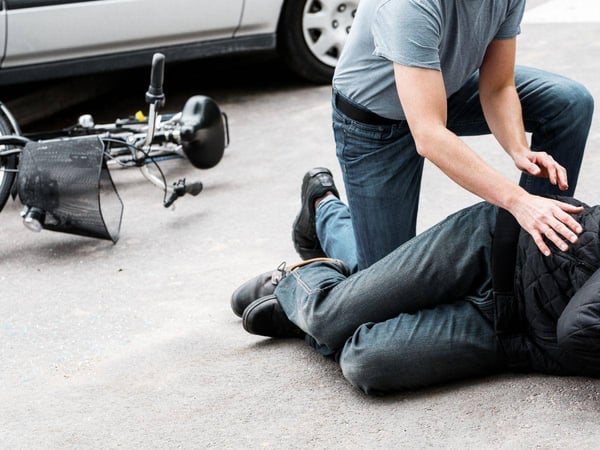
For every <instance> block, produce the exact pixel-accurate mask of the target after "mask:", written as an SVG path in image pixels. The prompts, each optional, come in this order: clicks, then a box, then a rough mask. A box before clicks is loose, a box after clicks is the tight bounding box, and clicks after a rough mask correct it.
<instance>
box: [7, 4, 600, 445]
mask: <svg viewBox="0 0 600 450" xmlns="http://www.w3.org/2000/svg"><path fill="white" fill-rule="evenodd" d="M583 1H585V0H583ZM531 3H532V5H530V7H531V6H538V5H541V6H540V7H545V8H555V9H554V10H551V11H550V13H553V14H554V16H552V15H551V16H550V17H551V18H552V17H554V19H552V20H550V22H548V20H547V19H544V16H543V15H542V14H541V13H540V14H538V16H535V15H534V14H533V12H535V11H536V10H535V9H533V10H532V11H531V13H532V14H531V15H530V16H529V17H530V19H528V21H527V22H526V23H525V24H524V25H523V35H522V37H521V39H520V48H519V62H520V63H522V64H527V65H534V66H538V67H541V68H545V69H548V70H552V71H557V72H560V73H563V74H565V75H567V76H570V77H573V78H575V79H577V80H579V81H581V82H583V83H584V84H586V85H587V86H588V87H589V88H590V89H591V91H592V93H593V94H594V96H595V98H596V99H600V81H599V79H598V73H600V23H598V22H593V21H592V22H590V23H585V22H582V20H593V17H594V15H593V14H592V15H591V17H592V19H589V17H588V16H584V17H579V18H576V21H575V22H573V21H569V20H567V19H568V18H569V16H568V14H567V13H565V12H564V10H561V11H560V12H559V13H558V14H557V11H558V10H557V9H556V8H560V7H563V6H565V5H571V6H572V5H576V4H577V3H578V2H575V1H573V2H571V3H568V2H566V1H553V2H544V1H537V2H531ZM589 6H590V7H592V8H598V6H597V4H596V3H593V4H592V3H589ZM542 12H543V11H542ZM567 12H568V11H567ZM538 13H539V11H538ZM540 16H541V18H540ZM556 17H558V19H556ZM596 17H597V15H596ZM557 20H558V21H560V22H565V23H551V22H552V21H557ZM567 22H568V23H567ZM329 93H330V91H329V88H328V87H312V86H284V87H281V86H276V87H272V88H265V89H263V90H262V91H261V92H258V91H250V92H248V91H243V90H241V89H239V88H237V87H236V86H231V87H230V88H228V89H222V88H218V89H216V90H215V92H213V93H212V94H213V95H215V97H216V98H217V99H218V100H219V102H220V103H221V105H222V106H223V108H224V109H225V110H226V111H227V112H228V114H229V117H230V124H231V132H232V145H231V147H230V148H229V149H228V150H227V152H226V155H225V158H224V159H223V161H222V163H221V164H219V165H218V166H217V167H216V168H214V169H211V170H209V171H205V172H194V171H193V170H189V169H187V168H186V167H185V165H182V164H174V165H171V166H169V168H168V173H169V174H171V175H172V176H173V177H175V176H177V175H178V174H179V173H182V172H183V173H185V174H186V175H187V176H188V178H190V179H194V178H196V177H200V179H202V181H203V182H204V184H205V191H204V192H203V193H202V194H201V195H200V196H199V197H197V198H191V199H189V198H184V199H182V200H180V202H178V204H177V207H176V208H175V210H164V208H163V207H162V206H161V193H160V192H159V191H157V190H155V189H154V188H152V187H151V186H149V185H148V184H146V183H145V182H144V181H143V180H142V178H141V177H140V176H139V175H138V174H137V173H136V172H135V171H116V172H115V173H114V178H115V180H116V182H117V185H118V188H119V191H120V193H121V195H122V197H123V201H124V203H125V215H124V220H123V227H122V233H121V240H120V241H119V242H118V244H117V245H112V244H110V243H108V242H104V241H98V240H91V239H85V238H79V237H74V236H68V235H61V234H56V233H54V234H53V233H51V232H43V233H41V234H39V235H35V234H32V233H30V232H29V231H27V230H26V229H24V228H23V227H22V225H21V223H20V218H19V216H18V212H19V208H18V207H17V205H14V204H13V205H9V206H8V207H7V208H6V210H5V211H4V212H3V213H2V215H0V229H1V230H2V231H1V233H2V237H3V239H2V246H1V248H0V281H1V284H2V287H3V288H2V296H1V298H0V342H1V344H0V361H1V365H2V370H1V371H0V447H2V448H180V447H181V448H340V449H342V448H344V449H345V448H436V447H443V448H597V447H598V440H599V439H600V425H599V422H600V420H599V419H600V408H599V406H598V405H599V401H600V384H599V382H598V381H596V380H591V379H584V378H558V377H550V376H542V375H513V374H504V375H499V376H494V377H489V378H485V379H477V380H468V381H465V382H461V383H455V384H452V385H447V386H439V387H435V388H431V389H425V390H421V391H418V392H409V393H398V394H395V395H391V396H387V397H383V398H370V397H367V396H365V395H363V394H362V393H360V392H358V391H356V390H355V389H354V388H352V387H351V386H350V385H349V384H348V383H347V382H346V381H345V380H344V379H343V377H342V375H341V373H340V371H339V369H338V367H337V366H336V365H335V364H334V363H333V362H332V361H330V360H327V359H324V358H322V357H320V356H318V355H316V354H315V353H314V352H312V351H311V349H310V348H308V347H306V346H304V344H303V343H302V342H300V341H277V340H270V339H264V338H260V337H256V336H251V335H249V334H247V333H245V332H244V331H243V329H242V327H241V322H240V320H239V319H238V318H236V317H235V316H234V315H233V314H232V312H231V311H230V309H229V296H230V294H231V292H232V290H233V289H234V288H235V287H237V286H238V285H239V284H240V283H241V282H243V281H245V280H246V279H247V278H248V277H250V276H253V275H255V274H257V273H259V272H262V271H265V270H268V269H271V268H273V267H274V266H275V265H276V264H278V263H279V262H281V261H282V260H286V261H295V260H296V259H297V257H296V255H295V253H294V250H293V247H292V243H291V241H290V226H291V222H292V220H293V217H294V215H295V213H296V211H297V209H298V207H299V186H300V180H301V178H302V175H303V174H304V172H305V171H306V170H307V169H309V168H310V167H312V166H316V165H325V166H328V167H331V168H332V169H333V171H334V174H335V176H336V177H337V179H338V180H340V175H339V169H338V167H337V162H336V160H335V156H334V151H333V138H332V135H331V131H330V125H329V114H330V106H329ZM598 117H599V116H598V115H596V118H595V120H594V123H593V128H592V133H591V136H590V140H589V145H588V150H587V155H586V158H585V162H584V168H583V171H582V174H581V180H580V184H579V188H578V196H579V197H580V198H582V199H583V200H586V201H588V202H589V203H599V202H600V191H599V189H598V181H597V180H598V174H599V173H600V119H598ZM469 143H471V144H472V145H473V146H474V147H475V148H476V149H477V150H478V151H479V152H480V153H481V154H482V155H483V156H484V157H485V158H486V159H487V160H489V161H490V162H491V163H492V164H494V165H495V166H496V167H498V168H499V169H500V170H502V171H503V172H504V173H506V174H507V175H509V176H510V177H513V178H515V179H516V177H517V172H516V171H515V169H514V168H513V167H512V165H511V163H510V161H509V160H508V158H507V157H506V156H505V155H504V154H503V153H502V151H501V150H500V149H499V147H498V146H497V145H496V144H494V142H493V141H492V140H491V139H490V138H474V139H470V140H469ZM475 201H477V199H476V198H475V197H473V196H471V195H469V194H467V193H466V192H464V191H462V190H461V189H459V188H458V187H457V186H455V185H453V184H452V183H451V182H449V181H448V180H447V179H446V178H445V177H444V176H443V175H441V174H440V172H439V171H438V170H437V169H436V168H434V167H432V166H430V165H427V167H426V173H425V177H424V182H423V198H422V203H421V215H420V219H419V229H420V230H423V229H424V228H426V227H428V226H430V225H432V224H434V223H435V222H437V221H438V220H440V219H442V218H443V217H445V216H446V215H447V214H449V213H451V212H453V211H455V210H457V209H459V208H462V207H464V206H467V205H469V204H472V203H474V202H475Z"/></svg>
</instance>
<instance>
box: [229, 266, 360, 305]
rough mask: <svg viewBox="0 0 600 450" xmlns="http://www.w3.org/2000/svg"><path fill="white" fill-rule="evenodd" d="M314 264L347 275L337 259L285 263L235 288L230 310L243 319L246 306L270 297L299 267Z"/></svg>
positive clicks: (345, 268)
mask: <svg viewBox="0 0 600 450" xmlns="http://www.w3.org/2000/svg"><path fill="white" fill-rule="evenodd" d="M315 262H326V263H329V264H333V265H335V266H336V267H337V268H338V270H339V271H340V272H341V273H343V274H345V275H348V274H349V272H348V268H347V267H346V265H345V264H344V263H343V262H342V261H340V260H339V259H331V258H312V259H308V260H304V261H300V262H298V263H296V264H293V265H291V266H289V267H288V266H287V265H286V263H285V261H284V262H282V263H281V264H279V266H278V267H277V269H275V270H272V271H271V272H265V273H261V274H260V275H257V276H255V277H254V278H252V279H250V280H248V281H246V282H245V283H244V284H242V285H241V286H240V287H239V288H237V289H236V290H235V291H234V292H233V294H232V295H231V302H230V303H231V309H232V310H233V313H234V314H235V315H236V316H238V317H243V315H244V311H245V310H246V309H247V308H248V306H249V305H250V304H251V303H252V302H254V301H255V300H257V299H259V298H261V297H265V296H268V295H272V294H273V293H274V292H275V288H276V287H277V285H278V284H279V283H280V282H281V280H283V279H284V278H285V277H286V276H287V274H288V273H290V272H292V271H293V270H296V269H298V268H300V267H303V266H306V265H308V264H312V263H315Z"/></svg>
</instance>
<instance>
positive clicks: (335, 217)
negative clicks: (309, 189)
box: [316, 195, 358, 273]
mask: <svg viewBox="0 0 600 450" xmlns="http://www.w3.org/2000/svg"><path fill="white" fill-rule="evenodd" d="M316 229H317V236H318V238H319V241H320V243H321V247H322V248H323V252H324V253H325V255H326V256H328V257H329V258H335V259H339V260H341V261H344V264H346V267H347V268H348V270H349V271H350V273H354V272H356V271H357V270H358V260H357V259H356V240H355V238H354V230H353V229H352V219H351V217H350V209H349V208H348V205H346V204H344V203H342V201H341V200H339V199H338V198H336V197H334V196H333V195H330V196H327V197H325V198H324V199H323V200H322V201H321V202H320V203H319V206H317V209H316Z"/></svg>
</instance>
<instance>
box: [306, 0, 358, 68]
mask: <svg viewBox="0 0 600 450" xmlns="http://www.w3.org/2000/svg"><path fill="white" fill-rule="evenodd" d="M357 6H358V1H343V0H308V1H307V2H306V5H305V6H304V13H303V15H302V32H303V34H304V41H305V42H306V45H307V47H308V49H309V50H310V52H311V53H312V54H313V56H314V57H315V58H317V59H318V60H319V61H320V62H322V63H323V64H325V65H328V66H331V67H334V66H335V65H336V64H337V61H338V59H339V57H340V52H341V51H342V48H343V47H344V44H345V43H346V39H347V38H348V33H350V27H351V26H352V22H353V21H354V15H355V14H356V8H357Z"/></svg>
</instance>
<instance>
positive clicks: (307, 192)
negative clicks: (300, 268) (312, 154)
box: [292, 167, 340, 259]
mask: <svg viewBox="0 0 600 450" xmlns="http://www.w3.org/2000/svg"><path fill="white" fill-rule="evenodd" d="M328 191H329V192H332V193H333V195H335V196H336V197H337V198H340V194H339V192H338V190H337V188H336V187H335V183H334V182H333V175H332V174H331V172H330V171H329V169H326V168H325V167H316V168H314V169H312V170H310V171H308V172H307V173H306V174H305V175H304V178H303V179H302V190H301V195H300V202H301V207H300V212H299V213H298V215H297V216H296V220H294V225H293V227H292V241H293V242H294V247H295V248H296V251H297V252H298V254H299V255H300V257H301V258H302V259H311V258H321V257H323V256H325V253H324V252H323V249H322V248H321V244H320V242H319V238H318V237H317V229H316V227H315V200H316V199H317V198H319V197H322V196H323V195H325V194H326V193H327V192H328Z"/></svg>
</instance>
